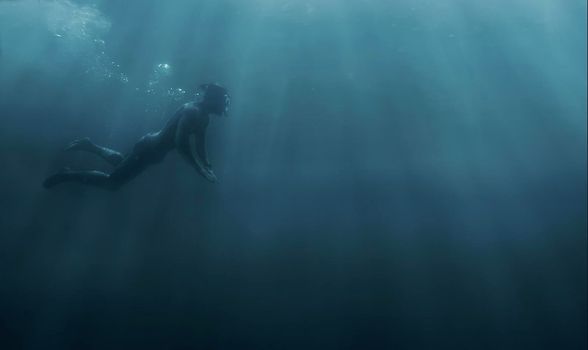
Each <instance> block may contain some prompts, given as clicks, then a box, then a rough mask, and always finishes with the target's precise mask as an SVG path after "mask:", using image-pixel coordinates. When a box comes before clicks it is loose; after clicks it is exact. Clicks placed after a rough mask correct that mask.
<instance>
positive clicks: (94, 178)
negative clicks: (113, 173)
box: [43, 170, 110, 188]
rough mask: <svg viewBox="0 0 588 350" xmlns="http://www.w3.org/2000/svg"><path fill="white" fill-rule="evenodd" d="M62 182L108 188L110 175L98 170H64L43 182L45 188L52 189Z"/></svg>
mask: <svg viewBox="0 0 588 350" xmlns="http://www.w3.org/2000/svg"><path fill="white" fill-rule="evenodd" d="M62 182H78V183H82V184H86V185H91V186H96V187H102V188H108V187H109V184H110V175H108V174H106V173H103V172H101V171H97V170H85V171H72V170H62V171H60V172H58V173H57V174H53V175H51V176H49V177H48V178H46V179H45V181H43V187H45V188H52V187H54V186H56V185H58V184H60V183H62Z"/></svg>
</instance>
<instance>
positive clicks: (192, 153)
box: [175, 115, 218, 182]
mask: <svg viewBox="0 0 588 350" xmlns="http://www.w3.org/2000/svg"><path fill="white" fill-rule="evenodd" d="M207 124H208V123H203V122H202V121H201V120H198V119H196V118H194V116H191V115H184V116H182V117H181V119H180V121H179V122H178V127H177V131H176V140H175V141H176V148H177V150H178V153H180V155H182V157H183V158H184V159H185V160H186V161H187V162H188V163H190V165H192V166H193V167H194V168H195V169H196V171H197V172H198V173H199V174H200V175H202V176H203V177H204V178H205V179H207V180H208V181H210V182H218V179H217V177H216V175H215V174H214V172H213V171H212V168H211V167H210V162H208V159H207V157H206V156H202V155H203V154H204V155H206V149H205V148H203V146H198V145H199V144H200V145H202V142H203V140H202V138H203V137H204V135H205V133H206V125H207ZM199 150H200V152H199ZM202 152H204V153H202Z"/></svg>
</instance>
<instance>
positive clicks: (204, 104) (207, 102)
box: [196, 83, 231, 116]
mask: <svg viewBox="0 0 588 350" xmlns="http://www.w3.org/2000/svg"><path fill="white" fill-rule="evenodd" d="M196 99H197V102H198V104H199V105H200V107H201V108H203V110H204V112H205V113H210V114H216V115H219V116H226V115H227V113H228V112H229V106H230V104H231V97H230V96H229V92H228V91H227V89H225V88H224V87H222V86H220V85H218V84H215V83H211V84H202V85H200V86H199V87H198V90H197V92H196Z"/></svg>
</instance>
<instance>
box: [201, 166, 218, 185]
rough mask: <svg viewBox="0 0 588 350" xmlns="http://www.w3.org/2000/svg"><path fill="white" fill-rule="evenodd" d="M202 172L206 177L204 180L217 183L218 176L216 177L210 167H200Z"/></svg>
mask: <svg viewBox="0 0 588 350" xmlns="http://www.w3.org/2000/svg"><path fill="white" fill-rule="evenodd" d="M202 173H203V174H204V177H205V178H206V180H208V181H210V182H212V183H218V178H217V177H216V175H215V174H214V172H213V171H212V169H211V168H204V169H202Z"/></svg>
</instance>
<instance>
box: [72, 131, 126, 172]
mask: <svg viewBox="0 0 588 350" xmlns="http://www.w3.org/2000/svg"><path fill="white" fill-rule="evenodd" d="M65 151H86V152H90V153H94V154H96V155H98V156H100V157H102V159H104V160H105V161H107V162H108V163H110V164H111V165H113V166H117V165H119V164H120V162H122V161H123V159H124V156H123V155H122V153H120V152H117V151H115V150H113V149H110V148H106V147H102V146H98V145H96V144H95V143H93V142H92V141H90V139H89V138H87V137H84V138H82V139H78V140H74V141H72V142H71V143H70V144H69V145H67V147H65Z"/></svg>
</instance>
